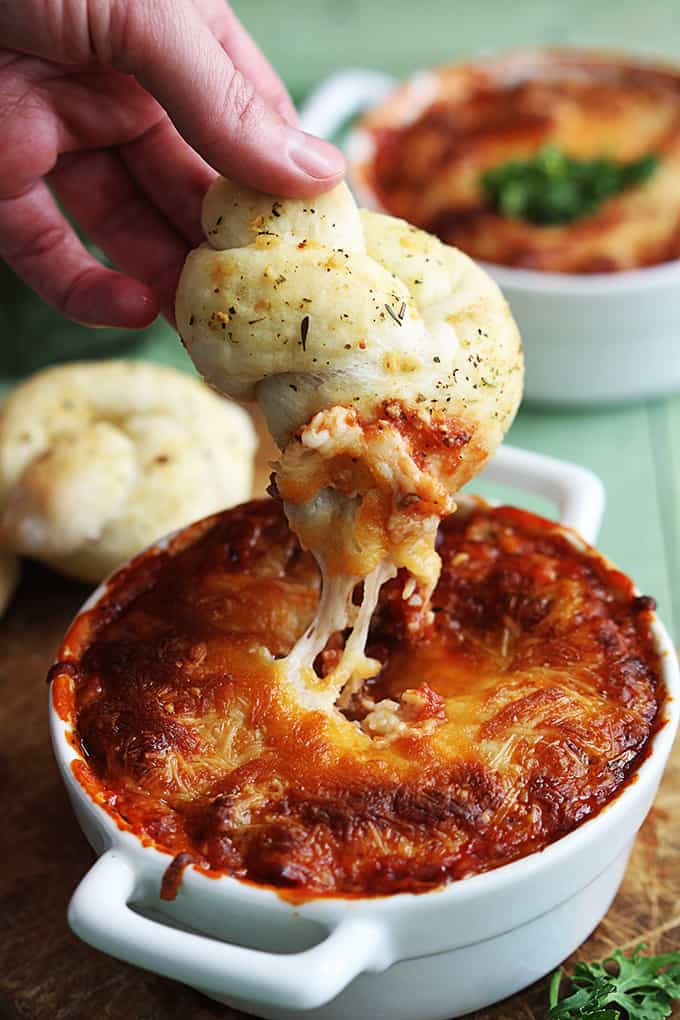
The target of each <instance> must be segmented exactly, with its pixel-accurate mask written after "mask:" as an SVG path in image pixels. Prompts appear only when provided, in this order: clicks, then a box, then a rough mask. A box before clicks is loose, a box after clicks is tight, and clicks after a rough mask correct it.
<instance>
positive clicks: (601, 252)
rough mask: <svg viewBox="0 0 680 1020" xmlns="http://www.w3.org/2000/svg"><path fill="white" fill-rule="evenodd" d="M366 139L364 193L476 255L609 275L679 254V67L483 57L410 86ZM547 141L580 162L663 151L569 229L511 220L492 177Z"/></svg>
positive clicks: (369, 124)
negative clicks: (492, 193) (495, 201)
mask: <svg viewBox="0 0 680 1020" xmlns="http://www.w3.org/2000/svg"><path fill="white" fill-rule="evenodd" d="M356 137H357V144H356V146H355V152H354V158H352V155H350V166H351V167H353V178H354V181H353V183H354V184H355V185H356V187H357V189H358V191H359V194H362V193H365V194H366V196H367V198H368V200H369V201H370V200H371V199H372V204H375V203H376V199H377V203H378V204H379V205H380V206H381V208H383V209H385V210H386V211H388V212H390V213H391V214H393V215H395V216H402V217H404V219H407V220H409V221H410V222H411V223H415V224H417V225H418V226H419V227H422V228H424V229H425V230H430V231H432V232H433V233H434V234H436V235H437V236H438V237H440V238H441V239H442V240H443V241H445V242H446V243H447V244H455V245H457V246H459V247H461V248H462V249H463V251H466V252H467V253H468V254H470V255H472V256H473V258H477V259H483V260H485V261H487V262H493V263H500V264H504V265H511V266H519V267H523V268H529V269H540V270H546V271H551V272H570V273H597V272H613V271H618V270H625V269H634V268H637V267H641V266H648V265H653V264H656V263H659V262H665V261H668V260H671V259H677V258H678V257H680V72H679V71H678V70H677V69H673V68H666V67H663V66H655V65H654V64H645V63H633V62H632V61H630V60H628V59H626V58H624V57H617V56H607V55H598V54H595V53H588V52H582V53H581V52H578V51H573V50H572V51H568V50H566V51H560V50H554V51H552V50H547V51H540V50H539V51H529V52H521V51H520V52H518V53H510V54H507V55H505V56H503V55H501V56H493V57H488V58H482V59H479V60H477V61H475V62H474V63H471V64H458V65H452V66H450V67H444V68H439V69H436V70H433V71H432V72H427V73H424V74H421V75H419V76H417V77H415V78H414V79H412V80H411V81H410V82H407V83H406V84H405V85H404V86H403V87H402V88H400V89H399V90H397V91H396V92H395V93H394V94H393V95H392V96H391V97H390V98H388V99H387V100H386V101H385V102H384V103H382V104H380V106H378V107H377V108H376V109H375V110H373V111H372V112H371V113H369V114H368V115H367V116H366V117H365V118H364V120H363V121H362V123H361V124H360V127H359V131H358V133H357V136H356ZM546 146H551V147H555V148H557V149H559V150H561V151H563V152H564V153H565V154H566V155H567V156H569V157H572V158H574V159H578V160H593V159H598V158H601V157H605V158H608V159H613V160H616V161H617V162H622V163H628V162H631V161H635V160H640V159H646V158H648V157H656V158H657V159H658V167H657V169H656V170H655V171H654V173H653V174H651V176H650V177H649V179H648V180H646V181H645V182H644V183H643V184H641V185H640V186H638V187H634V188H630V189H629V190H626V191H622V192H621V193H619V194H617V195H615V196H614V197H612V198H609V199H607V201H605V202H604V203H603V204H602V205H601V206H600V207H599V209H597V211H596V212H594V213H593V214H591V215H588V216H584V217H583V218H580V219H576V220H574V221H573V222H570V223H567V224H564V225H561V226H545V225H538V224H535V223H531V222H529V221H528V220H527V219H524V218H522V217H519V216H508V215H501V214H500V213H499V212H497V211H496V210H495V209H494V208H493V207H492V205H491V204H490V202H489V200H488V196H487V195H486V194H485V189H484V187H483V176H484V174H485V172H487V171H490V170H494V169H497V168H499V167H502V166H504V165H507V164H508V163H509V162H510V161H523V160H527V159H530V158H531V157H532V156H535V155H536V154H537V153H539V152H540V151H541V150H543V149H544V148H545V147H546Z"/></svg>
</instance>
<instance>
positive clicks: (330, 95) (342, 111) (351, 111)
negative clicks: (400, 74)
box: [298, 67, 396, 138]
mask: <svg viewBox="0 0 680 1020" xmlns="http://www.w3.org/2000/svg"><path fill="white" fill-rule="evenodd" d="M395 84H396V78H392V77H390V75H388V74H382V73H381V72H380V71H368V70H363V69H362V68H358V67H357V68H347V70H345V71H338V73H337V74H332V75H330V76H329V77H328V78H325V79H324V80H323V81H322V82H321V83H320V84H319V85H318V86H317V87H316V88H315V89H314V91H313V92H311V93H310V94H309V95H308V96H307V98H306V99H305V100H304V102H303V103H302V104H301V106H300V109H299V111H298V113H299V122H300V127H301V128H302V129H303V131H309V132H310V133H311V134H313V135H321V137H322V138H330V137H331V136H332V135H334V134H335V132H336V131H339V130H340V128H341V127H342V126H343V124H345V122H346V121H348V120H349V118H350V117H353V116H355V115H356V114H357V113H361V112H362V111H363V110H366V109H367V108H368V107H369V106H372V105H373V104H374V103H377V102H379V100H381V99H384V98H385V96H386V95H388V93H389V92H391V91H392V89H393V88H394V86H395Z"/></svg>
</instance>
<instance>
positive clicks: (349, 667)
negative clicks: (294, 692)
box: [283, 556, 397, 708]
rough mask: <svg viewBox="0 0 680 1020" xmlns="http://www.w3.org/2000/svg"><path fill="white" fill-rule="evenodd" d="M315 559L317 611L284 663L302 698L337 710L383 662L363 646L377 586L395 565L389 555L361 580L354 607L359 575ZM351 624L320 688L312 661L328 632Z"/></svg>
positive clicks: (329, 635)
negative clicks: (333, 571) (338, 656)
mask: <svg viewBox="0 0 680 1020" xmlns="http://www.w3.org/2000/svg"><path fill="white" fill-rule="evenodd" d="M317 561H318V563H319V568H320V570H321V596H320V599H319V606H318V609H317V612H316V615H315V617H314V620H313V621H312V623H311V624H310V625H309V627H308V628H307V630H306V631H305V632H304V634H303V635H302V637H300V638H299V639H298V641H297V642H296V643H295V645H294V647H293V648H292V650H291V651H290V653H289V654H288V656H287V657H286V658H285V659H284V660H283V662H284V663H285V667H286V670H287V673H288V676H289V678H290V679H292V681H293V683H294V684H295V685H296V687H298V689H299V690H300V693H304V694H305V696H306V698H308V699H311V700H312V701H313V702H315V703H323V705H324V706H325V707H330V706H331V705H332V704H337V707H338V708H345V707H347V704H348V702H349V700H350V698H351V697H352V695H353V694H355V693H356V692H357V691H358V690H360V688H361V685H362V684H363V682H364V681H365V680H367V679H368V678H369V677H372V676H375V674H376V673H377V672H378V671H379V670H380V667H381V663H380V662H379V661H378V660H377V659H371V658H369V657H368V656H366V655H365V653H364V649H365V647H366V641H367V640H368V630H369V627H370V625H371V618H372V616H373V612H374V610H375V607H376V605H377V604H378V596H379V594H380V589H381V588H382V586H383V584H384V583H385V582H386V581H388V580H390V578H392V577H395V575H396V573H397V568H396V566H395V565H394V564H393V563H392V562H391V561H390V560H389V559H384V560H382V561H381V562H380V563H379V564H378V566H377V567H375V568H374V569H373V570H372V571H371V572H370V573H369V574H368V575H367V576H366V577H365V578H363V585H364V590H363V593H362V597H361V602H360V604H359V605H358V606H355V605H354V604H353V602H352V596H353V594H354V589H355V588H356V586H357V584H358V583H359V582H360V581H361V580H362V578H359V577H348V576H346V575H337V574H330V573H329V572H328V571H327V569H326V565H325V562H324V560H323V557H321V556H318V557H317ZM349 626H351V627H352V632H351V634H350V635H349V637H348V638H347V641H346V642H345V646H344V650H343V653H342V658H341V660H340V662H339V663H338V665H337V667H336V668H335V669H333V670H332V671H331V672H330V673H329V674H328V676H327V677H325V678H324V681H323V692H322V691H320V690H319V678H318V676H317V674H316V673H315V671H314V669H313V665H312V664H313V663H314V660H315V659H316V657H317V655H319V653H320V652H322V651H323V650H324V648H325V647H326V645H327V644H328V641H329V639H330V638H331V636H332V635H333V634H335V633H336V632H338V631H343V630H345V629H346V628H347V627H349Z"/></svg>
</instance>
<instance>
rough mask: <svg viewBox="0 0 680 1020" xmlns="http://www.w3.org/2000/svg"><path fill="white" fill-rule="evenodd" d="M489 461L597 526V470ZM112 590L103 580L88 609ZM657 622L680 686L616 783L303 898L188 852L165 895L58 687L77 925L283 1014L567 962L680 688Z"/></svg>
mask: <svg viewBox="0 0 680 1020" xmlns="http://www.w3.org/2000/svg"><path fill="white" fill-rule="evenodd" d="M489 476H491V477H494V478H496V479H497V480H499V481H502V482H504V483H506V484H508V483H509V484H515V485H517V486H518V487H520V488H523V489H530V490H533V491H535V492H538V493H540V494H542V495H544V496H548V497H549V498H551V499H553V500H555V501H556V502H557V503H558V505H559V507H560V508H561V512H562V514H563V518H566V520H567V521H568V522H569V523H570V524H572V525H573V524H575V525H577V526H579V527H580V528H581V529H582V531H583V533H584V535H585V537H587V538H588V539H591V540H592V539H593V538H594V536H595V532H596V531H597V527H598V524H599V520H600V516H601V513H602V506H603V499H602V487H601V485H600V484H599V482H598V481H597V479H595V478H594V476H593V475H591V474H590V473H589V472H587V471H584V470H583V469H580V468H577V467H575V466H574V465H570V464H564V463H562V462H560V461H556V460H554V459H552V458H547V457H542V456H539V455H537V454H525V453H524V452H523V451H520V450H513V449H504V450H502V451H500V453H499V455H497V457H496V459H495V461H494V464H493V465H492V466H491V468H490V469H489ZM573 540H574V541H577V542H578V541H580V539H578V538H577V537H576V536H573ZM166 544H167V539H166V540H164V541H162V542H160V543H158V544H157V546H155V547H154V548H156V549H159V550H160V549H162V548H163V547H164V546H165V545H166ZM106 592H107V586H106V584H104V585H102V586H101V587H100V588H99V589H98V590H97V591H96V592H95V593H94V594H93V595H92V597H91V598H90V599H89V600H88V602H87V603H86V605H85V606H84V607H83V610H81V614H82V612H84V611H86V610H87V609H89V608H92V607H93V606H95V605H96V604H97V603H98V602H99V601H100V600H101V599H102V598H104V597H105V596H106ZM81 614H79V617H80V615H81ZM79 617H77V618H76V619H78V618H79ZM653 626H654V635H655V638H656V645H657V649H658V651H659V653H660V655H661V656H662V661H663V679H664V682H665V685H666V688H667V690H668V695H669V697H668V700H667V701H666V703H665V705H664V708H663V713H664V716H663V725H662V726H661V728H660V729H659V730H658V732H657V733H656V735H655V736H654V738H653V742H652V746H651V751H650V753H649V755H648V756H647V757H646V758H645V760H644V761H643V763H642V764H641V765H640V767H639V769H638V771H637V773H636V775H635V777H634V778H633V779H632V780H631V781H629V782H628V783H627V784H626V786H625V788H624V789H623V791H622V792H621V793H620V794H619V796H617V797H616V798H615V799H614V801H613V802H612V803H611V804H609V805H608V806H607V807H606V808H605V809H604V810H603V811H601V812H600V813H599V814H598V815H597V816H596V817H594V818H593V819H591V820H590V821H587V822H585V823H584V824H583V825H581V826H580V827H579V828H578V829H576V830H575V831H574V832H572V833H570V834H569V835H568V836H565V837H564V838H563V839H560V840H559V841H557V842H556V843H554V844H552V845H551V846H549V847H548V848H547V849H545V850H543V851H542V852H540V853H535V854H532V855H530V856H528V857H525V858H524V859H522V860H520V861H517V862H515V863H512V864H508V865H505V866H503V867H501V868H498V869H497V870H495V871H491V872H489V873H487V874H483V875H479V876H475V877H473V878H469V879H466V880H463V881H458V882H454V883H451V884H450V885H447V886H444V887H443V888H441V889H438V890H435V891H432V892H428V893H423V894H421V895H410V894H399V895H395V896H385V897H380V898H357V899H342V898H330V899H324V898H320V899H315V900H310V901H307V902H305V903H302V904H297V905H295V904H293V903H291V902H289V901H287V900H286V899H284V898H282V897H281V896H279V895H278V894H277V893H276V892H274V891H272V890H271V889H266V888H259V887H257V886H255V885H253V884H250V883H246V882H241V881H239V880H237V879H233V878H228V877H220V878H210V877H208V876H207V875H205V874H201V873H200V872H199V871H197V870H195V869H193V868H189V869H187V871H186V872H185V873H184V876H183V879H182V882H181V885H180V888H179V891H178V895H177V897H176V899H175V900H174V901H172V902H165V901H162V900H161V899H160V898H159V891H160V884H161V878H162V875H163V872H164V871H165V869H166V868H167V866H168V864H169V862H170V857H169V855H167V854H164V853H161V852H159V851H158V850H156V849H154V848H153V847H150V846H144V845H143V844H142V842H141V841H140V840H138V839H137V838H136V837H135V836H134V835H133V834H132V833H131V832H129V831H124V830H123V829H122V828H119V827H118V825H117V824H116V822H115V821H114V819H113V818H112V817H111V816H110V815H109V814H108V813H107V812H106V811H105V810H104V809H103V808H102V807H101V806H100V805H99V804H98V803H97V802H96V798H93V797H91V796H90V794H89V793H88V792H87V791H86V790H85V788H84V787H83V786H81V784H80V783H79V782H78V780H77V779H76V777H75V775H74V772H73V770H72V767H71V766H72V763H73V762H74V760H77V759H78V758H79V757H80V754H79V751H77V750H76V749H75V748H74V747H73V745H72V743H71V741H70V739H69V738H70V735H71V733H72V724H71V721H70V719H68V718H67V719H64V718H62V716H61V715H60V713H59V711H57V709H56V707H55V704H54V697H53V695H52V691H51V692H50V726H51V733H52V741H53V745H54V752H55V755H56V759H57V762H58V765H59V769H60V772H61V775H62V778H63V780H64V783H65V785H66V789H67V791H68V794H69V797H70V799H71V802H72V804H73V808H74V810H75V813H76V815H77V817H78V821H79V822H80V825H81V827H82V829H83V832H84V833H85V835H86V836H87V838H88V840H89V841H90V843H91V845H92V847H93V848H94V850H95V852H96V853H97V854H98V855H99V859H98V861H97V862H96V863H95V864H94V866H93V867H92V869H91V870H90V871H89V872H88V874H87V875H86V876H85V878H84V879H83V880H82V881H81V883H80V885H79V886H78V888H77V890H76V892H75V894H74V896H73V899H72V901H71V905H70V908H69V921H70V924H71V926H72V928H73V930H74V931H75V932H76V934H78V935H79V936H80V937H81V938H83V939H84V940H85V941H86V942H89V943H90V944H91V945H93V946H96V947H97V948H98V949H101V950H103V951H104V952H106V953H110V954H111V955H112V956H116V957H118V958H119V959H121V960H126V961H127V962H129V963H133V964H136V965H137V966H139V967H143V968H145V969H147V970H151V971H154V972H156V973H158V974H163V975H165V976H166V977H170V978H174V979H176V980H178V981H182V982H185V983H186V984H188V985H192V986H193V987H194V988H197V989H199V990H200V991H202V992H204V993H205V994H206V995H209V996H211V997H212V998H214V999H216V1000H218V1001H220V1002H224V1003H227V1004H228V1005H230V1006H233V1007H235V1008H238V1009H241V1010H245V1011H246V1012H252V1013H256V1014H258V1015H259V1016H263V1017H272V1018H281V1020H284V1018H287V1017H288V1018H292V1017H294V1016H298V1015H299V1014H300V1013H303V1012H304V1013H305V1015H307V1011H311V1012H310V1013H309V1015H310V1016H311V1017H314V1018H323V1020H341V1018H342V1020H349V1018H356V1017H367V1016H371V1017H374V1018H375V1020H380V1018H384V1020H388V1018H389V1020H413V1017H416V1016H417V1017H418V1018H419V1020H436V1018H444V1017H446V1018H448V1017H452V1016H459V1015H461V1014H463V1013H467V1012H469V1011H471V1010H474V1009H479V1008H482V1007H483V1006H486V1005H488V1004H490V1003H492V1002H495V1001H497V1000H499V999H502V998H504V997H505V996H508V995H511V994H512V993H514V992H516V991H518V990H519V989H520V988H523V987H525V986H526V985H528V984H530V983H531V982H532V981H535V980H537V979H538V978H539V977H541V976H542V975H544V974H546V973H547V972H548V971H549V970H551V969H552V968H553V967H555V966H556V965H557V964H559V963H560V961H561V960H563V959H564V957H565V956H567V955H568V954H569V953H570V952H572V951H573V950H574V949H575V948H576V947H577V946H578V945H579V944H580V943H581V942H582V941H583V940H584V939H585V938H586V937H587V935H588V934H589V933H590V932H591V931H592V929H593V928H594V927H595V926H596V924H597V923H598V922H599V921H600V919H601V918H602V916H603V915H604V913H605V911H606V910H607V908H608V906H609V904H610V903H611V900H612V898H613V897H614V895H615V893H616V890H617V888H618V886H619V883H620V881H621V878H622V876H623V872H624V869H625V865H626V861H627V858H628V854H629V851H630V848H631V845H632V842H633V839H634V837H635V834H636V832H637V830H638V829H639V827H640V825H641V824H642V821H643V820H644V818H645V815H646V814H647V811H648V810H649V808H650V806H651V803H652V800H653V798H654V795H655V793H656V789H657V786H658V784H659V780H660V778H661V774H662V772H663V768H664V765H665V762H666V759H667V757H668V754H669V752H670V749H671V745H672V743H673V737H674V734H675V730H676V728H677V725H678V706H679V699H680V676H679V674H678V667H677V662H676V657H675V653H674V649H673V646H672V644H671V641H670V639H669V637H668V635H667V633H666V631H665V630H664V628H663V626H662V625H661V624H660V623H659V622H655V623H654V625H653ZM67 640H68V639H67ZM66 650H67V649H66V648H65V647H62V650H61V653H60V654H61V655H62V656H63V655H64V653H65V651H66ZM62 714H63V709H62Z"/></svg>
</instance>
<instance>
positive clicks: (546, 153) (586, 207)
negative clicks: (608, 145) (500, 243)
mask: <svg viewBox="0 0 680 1020" xmlns="http://www.w3.org/2000/svg"><path fill="white" fill-rule="evenodd" d="M658 165H659V157H658V156H657V155H656V154H655V153H650V154H649V155H647V156H642V157H641V158H640V159H634V160H632V161H631V162H630V163H619V162H617V161H616V160H614V159H610V158H609V157H608V156H601V157H599V158H598V159H573V158H572V157H571V156H567V155H566V154H565V153H564V152H562V150H561V149H559V148H557V147H556V146H553V145H549V146H546V148H544V149H541V151H540V152H538V153H537V154H536V155H535V156H533V157H532V158H531V159H526V160H510V162H508V163H502V164H501V165H500V166H497V167H493V168H492V169H491V170H487V171H485V173H483V174H482V175H481V177H480V183H481V186H482V190H483V192H484V194H485V195H486V198H487V200H488V201H489V202H490V203H491V205H492V206H493V207H494V209H496V210H497V212H499V213H501V214H502V215H503V216H512V217H514V218H518V219H524V220H529V221H530V222H531V223H538V224H541V225H544V226H548V225H551V224H559V223H570V222H571V221H572V220H576V219H579V218H580V217H582V216H590V215H591V214H592V213H594V212H596V211H597V209H598V208H599V207H600V206H601V205H602V203H603V202H605V201H606V200H607V199H608V198H611V197H612V195H617V194H618V193H619V192H620V191H626V190H627V189H628V188H634V187H635V186H636V185H638V184H642V183H643V181H646V180H647V179H648V178H649V177H650V176H651V175H652V174H653V173H654V171H655V170H656V168H657V166H658Z"/></svg>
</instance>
